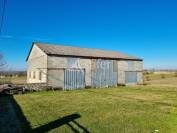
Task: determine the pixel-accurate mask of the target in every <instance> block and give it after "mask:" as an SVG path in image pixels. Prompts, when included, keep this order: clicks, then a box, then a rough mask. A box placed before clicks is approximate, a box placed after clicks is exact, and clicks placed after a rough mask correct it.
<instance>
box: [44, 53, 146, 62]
mask: <svg viewBox="0 0 177 133" xmlns="http://www.w3.org/2000/svg"><path fill="white" fill-rule="evenodd" d="M46 54H47V55H48V56H56V57H59V56H62V57H80V58H91V59H112V60H132V61H143V59H139V58H137V59H136V58H135V59H133V58H132V59H131V58H111V57H94V56H79V55H61V54H50V53H46Z"/></svg>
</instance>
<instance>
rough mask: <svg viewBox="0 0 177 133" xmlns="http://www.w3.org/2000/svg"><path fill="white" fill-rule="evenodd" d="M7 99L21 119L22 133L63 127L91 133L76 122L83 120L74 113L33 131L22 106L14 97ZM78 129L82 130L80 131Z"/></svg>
mask: <svg viewBox="0 0 177 133" xmlns="http://www.w3.org/2000/svg"><path fill="white" fill-rule="evenodd" d="M6 98H8V99H9V100H8V101H10V102H11V103H12V105H13V107H14V110H15V113H16V115H17V118H18V119H19V123H20V125H19V126H20V129H21V132H22V133H23V132H25V133H45V132H48V131H50V130H53V129H56V128H59V127H61V126H63V125H67V126H68V127H69V128H70V129H71V130H72V131H73V132H74V133H79V132H80V131H81V130H82V132H84V133H90V131H88V130H87V128H85V127H84V126H82V125H81V124H79V123H78V122H77V121H76V119H79V118H81V115H80V114H79V113H73V114H71V115H67V116H64V117H62V118H59V119H57V120H54V121H52V122H49V123H47V124H45V125H42V126H40V127H37V128H35V129H32V127H31V125H30V123H29V122H28V121H27V119H26V117H25V116H24V114H23V112H22V110H21V108H20V106H19V105H18V103H17V102H16V100H15V99H14V98H13V96H11V95H8V96H6ZM71 123H72V124H71ZM73 124H74V125H75V127H77V129H76V128H75V127H74V126H73ZM0 128H1V127H0ZM78 129H80V131H79V130H78Z"/></svg>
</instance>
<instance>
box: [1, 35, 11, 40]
mask: <svg viewBox="0 0 177 133" xmlns="http://www.w3.org/2000/svg"><path fill="white" fill-rule="evenodd" d="M0 38H5V39H11V38H14V37H13V36H11V35H0Z"/></svg>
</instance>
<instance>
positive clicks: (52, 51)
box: [33, 43, 142, 60]
mask: <svg viewBox="0 0 177 133" xmlns="http://www.w3.org/2000/svg"><path fill="white" fill-rule="evenodd" d="M33 44H34V45H37V46H38V47H39V48H40V49H41V50H42V51H44V52H45V53H46V54H47V55H53V56H75V57H88V58H109V59H127V60H142V59H139V58H137V57H133V56H129V55H126V54H123V53H120V52H116V51H108V50H98V49H91V48H80V47H73V46H64V45H50V44H43V43H33Z"/></svg>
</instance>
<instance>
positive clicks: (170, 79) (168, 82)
mask: <svg viewBox="0 0 177 133" xmlns="http://www.w3.org/2000/svg"><path fill="white" fill-rule="evenodd" d="M144 83H146V84H147V85H156V86H177V73H167V74H153V73H152V74H144Z"/></svg>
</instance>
